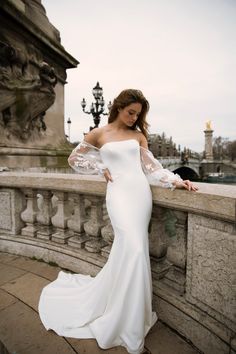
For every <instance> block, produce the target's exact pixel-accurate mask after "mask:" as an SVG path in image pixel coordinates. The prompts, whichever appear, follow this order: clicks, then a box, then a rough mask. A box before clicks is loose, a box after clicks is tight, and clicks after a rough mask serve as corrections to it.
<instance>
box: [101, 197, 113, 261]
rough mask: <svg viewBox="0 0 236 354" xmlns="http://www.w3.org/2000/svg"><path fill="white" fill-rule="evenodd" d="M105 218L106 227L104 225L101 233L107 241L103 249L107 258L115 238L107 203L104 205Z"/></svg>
mask: <svg viewBox="0 0 236 354" xmlns="http://www.w3.org/2000/svg"><path fill="white" fill-rule="evenodd" d="M103 219H104V221H105V222H106V225H105V226H104V227H102V229H101V234H102V238H103V240H104V241H105V242H106V243H107V246H105V247H103V248H102V249H101V255H102V256H103V257H105V258H108V257H109V255H110V251H111V247H112V243H113V240H114V231H113V227H112V225H111V221H110V218H109V216H108V213H107V208H106V204H105V203H104V205H103Z"/></svg>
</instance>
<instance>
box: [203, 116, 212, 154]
mask: <svg viewBox="0 0 236 354" xmlns="http://www.w3.org/2000/svg"><path fill="white" fill-rule="evenodd" d="M213 131H214V130H212V128H211V123H210V122H207V124H206V130H204V133H205V158H206V160H213V147H212V136H213Z"/></svg>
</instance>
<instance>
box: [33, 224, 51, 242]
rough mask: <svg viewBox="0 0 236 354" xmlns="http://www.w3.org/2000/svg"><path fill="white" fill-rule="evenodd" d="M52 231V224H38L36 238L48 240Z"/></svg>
mask: <svg viewBox="0 0 236 354" xmlns="http://www.w3.org/2000/svg"><path fill="white" fill-rule="evenodd" d="M52 232H53V227H52V226H40V227H39V230H38V231H37V238H39V239H41V240H50V239H51V236H52Z"/></svg>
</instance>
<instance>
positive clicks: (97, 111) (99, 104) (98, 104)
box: [81, 82, 111, 130]
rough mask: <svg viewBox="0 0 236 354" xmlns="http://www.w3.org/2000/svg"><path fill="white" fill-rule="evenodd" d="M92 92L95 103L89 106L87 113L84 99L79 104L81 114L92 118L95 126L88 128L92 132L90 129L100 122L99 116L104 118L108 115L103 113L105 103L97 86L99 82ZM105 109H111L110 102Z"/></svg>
mask: <svg viewBox="0 0 236 354" xmlns="http://www.w3.org/2000/svg"><path fill="white" fill-rule="evenodd" d="M92 92H93V96H94V98H95V103H92V104H91V106H90V110H89V111H86V110H85V107H86V104H87V103H86V101H85V99H84V98H83V100H82V102H81V106H82V109H83V112H84V113H87V114H92V116H93V120H94V124H95V125H94V127H89V130H92V129H94V128H97V127H98V125H99V123H100V120H101V117H100V116H101V115H104V116H107V115H108V113H106V112H104V110H105V108H104V105H105V101H104V98H103V90H102V87H100V86H99V82H97V84H96V86H95V87H94V88H93V91H92ZM107 108H108V110H109V109H110V108H111V101H110V102H109V103H108V105H107Z"/></svg>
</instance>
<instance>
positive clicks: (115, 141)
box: [82, 138, 148, 151]
mask: <svg viewBox="0 0 236 354" xmlns="http://www.w3.org/2000/svg"><path fill="white" fill-rule="evenodd" d="M130 140H134V141H136V142H137V143H138V144H139V142H138V140H137V139H135V138H131V139H123V140H114V141H108V142H106V143H104V144H103V145H102V146H101V147H100V148H98V147H96V146H94V145H92V144H90V143H88V142H87V141H85V140H83V141H82V143H84V144H87V145H89V146H91V147H93V148H94V149H96V150H98V151H100V150H101V149H102V148H103V147H104V146H105V145H107V144H113V143H121V142H124V141H130ZM139 147H140V149H143V150H147V151H148V149H146V148H144V147H143V146H141V145H140V144H139Z"/></svg>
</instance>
